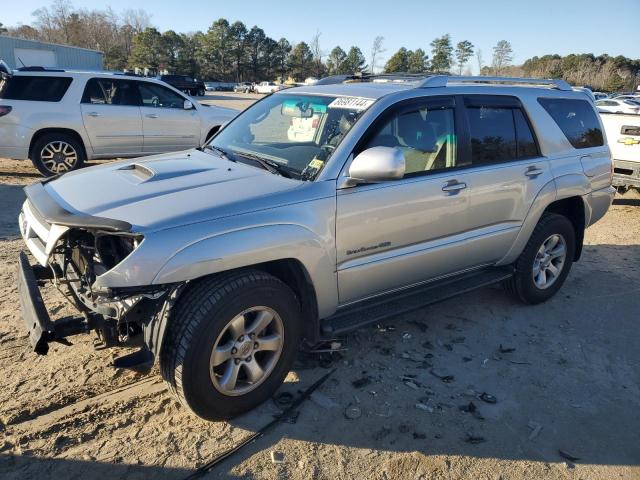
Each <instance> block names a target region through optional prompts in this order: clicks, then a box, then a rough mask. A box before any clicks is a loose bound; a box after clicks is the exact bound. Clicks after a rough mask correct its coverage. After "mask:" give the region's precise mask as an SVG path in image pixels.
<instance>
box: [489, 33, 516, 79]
mask: <svg viewBox="0 0 640 480" xmlns="http://www.w3.org/2000/svg"><path fill="white" fill-rule="evenodd" d="M511 60H513V50H512V48H511V44H510V43H509V42H507V41H506V40H500V41H499V42H498V43H497V44H496V46H495V47H493V61H492V62H491V67H492V68H493V73H494V75H500V74H501V73H502V70H503V69H504V68H505V67H507V66H509V65H511Z"/></svg>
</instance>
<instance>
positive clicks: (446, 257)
mask: <svg viewBox="0 0 640 480" xmlns="http://www.w3.org/2000/svg"><path fill="white" fill-rule="evenodd" d="M514 85H516V86H514ZM541 85H544V86H546V88H542V87H541ZM315 116H318V117H320V120H319V122H318V127H317V128H319V129H321V130H320V131H317V132H316V134H315V135H314V137H313V139H312V140H309V141H305V142H300V141H298V139H297V138H296V139H295V140H290V139H289V127H290V120H292V119H310V118H314V117H315ZM611 175H612V164H611V157H610V152H609V148H608V147H607V145H606V144H605V141H604V137H603V133H602V123H601V121H600V117H599V115H598V114H597V113H596V110H595V107H594V105H593V102H592V101H591V100H590V99H589V98H588V97H586V96H585V95H584V94H583V93H581V92H574V91H572V90H571V87H570V86H569V85H568V84H567V83H566V82H564V81H562V80H557V81H549V80H547V81H545V80H539V79H520V78H518V79H510V78H501V77H496V78H494V77H446V76H432V77H427V78H423V79H420V80H416V79H415V78H413V82H408V81H407V82H405V83H404V84H401V83H387V84H374V83H371V82H366V81H363V82H359V83H342V82H341V81H340V80H339V79H335V78H334V80H332V81H331V84H327V81H326V80H325V81H322V82H321V83H320V84H319V85H316V86H304V87H298V88H291V89H287V90H284V91H281V92H276V93H275V94H273V95H270V96H268V97H266V98H265V99H263V100H261V101H259V102H256V103H255V104H253V105H252V106H251V107H249V108H248V109H246V110H245V111H244V112H242V113H241V114H240V115H239V116H237V117H236V118H235V119H234V120H233V121H231V122H230V123H228V124H227V125H226V126H225V127H223V129H222V130H221V131H220V132H219V133H218V134H217V135H216V136H215V137H213V139H212V140H211V141H210V142H209V143H208V144H207V145H205V146H204V147H202V148H199V149H195V150H191V151H190V152H188V153H186V154H185V152H182V153H179V154H171V153H170V154H165V155H160V156H155V157H151V158H146V159H135V160H130V161H126V162H119V163H109V164H104V165H100V166H97V167H93V168H90V169H86V170H83V171H77V172H71V173H68V174H65V175H63V176H61V177H60V178H58V179H55V180H52V181H48V182H43V183H35V184H33V185H31V186H29V187H27V188H26V189H25V191H26V195H27V200H26V201H25V203H24V205H23V208H22V212H21V213H20V218H19V226H20V231H21V233H22V236H23V238H24V240H25V242H26V245H27V247H28V249H29V251H30V252H31V254H32V256H33V258H34V259H35V262H36V265H35V266H32V265H31V263H32V260H31V259H29V258H28V257H27V255H26V254H25V253H21V254H20V261H19V270H18V291H19V294H20V299H21V305H22V315H23V318H24V322H25V327H26V329H27V331H28V332H29V334H30V339H31V344H32V345H33V347H34V349H35V350H36V352H38V353H41V354H43V353H46V351H47V346H48V342H51V341H64V338H66V337H67V336H70V335H73V334H76V333H80V332H88V331H91V330H96V331H97V332H98V334H99V338H100V341H101V346H102V347H134V346H135V347H137V348H138V349H139V350H138V351H136V352H133V353H130V354H127V355H125V356H123V357H120V358H118V359H116V360H115V361H114V366H115V367H123V368H133V369H135V370H137V371H146V372H148V371H149V370H150V369H151V368H152V366H153V365H154V364H155V363H156V362H159V365H160V371H161V373H162V376H163V378H164V380H165V381H166V382H167V383H168V384H169V386H170V387H171V390H172V391H173V392H174V394H175V395H176V397H177V398H178V399H179V401H180V402H181V403H182V404H183V405H184V406H185V407H186V408H188V409H190V410H191V411H193V412H195V413H196V414H197V415H198V416H200V417H202V418H205V419H209V420H213V419H221V418H229V417H233V416H235V415H238V414H240V413H242V412H246V411H247V410H250V409H252V408H253V407H255V406H256V405H258V404H259V403H260V402H262V401H264V400H266V399H268V398H271V397H272V395H273V394H274V392H275V391H276V389H277V388H278V387H279V386H280V384H281V382H282V381H283V379H284V377H285V376H286V374H287V372H288V371H289V369H290V368H291V366H292V364H293V361H294V358H295V355H296V351H297V348H298V346H299V345H300V344H301V343H302V340H303V339H306V341H307V342H309V343H310V344H315V343H316V342H318V341H319V340H320V339H323V338H324V339H326V338H333V337H334V336H335V335H338V334H340V333H342V332H345V331H347V330H350V329H353V328H356V327H359V326H362V325H365V324H367V323H372V322H382V321H385V319H387V318H388V317H390V316H394V315H397V314H400V313H403V312H407V311H410V310H413V309H417V308H421V307H424V306H425V305H427V304H430V303H433V302H437V301H440V300H444V299H446V298H449V297H452V296H454V295H457V294H462V293H466V292H469V291H470V290H472V289H475V288H479V287H482V286H486V285H490V284H495V283H503V284H504V286H505V288H506V290H507V291H508V292H509V293H510V294H511V295H513V296H514V297H515V298H516V299H518V300H520V301H522V302H524V303H526V304H537V303H540V302H544V301H546V300H548V299H550V298H551V297H553V296H554V295H555V294H556V293H557V292H558V290H559V289H560V288H561V286H562V284H563V283H564V282H565V280H566V278H567V275H568V274H569V271H570V269H571V266H572V263H573V262H575V261H577V260H578V259H579V258H580V256H581V253H582V244H583V238H584V231H585V228H586V227H588V226H589V225H592V224H593V223H594V222H596V221H598V220H599V219H600V218H601V217H602V216H603V215H604V214H605V213H606V211H607V209H608V208H609V206H610V204H611V202H612V200H613V196H614V192H615V190H614V189H613V188H612V186H611ZM585 280H586V281H588V279H585ZM46 282H53V283H54V284H57V285H58V286H59V287H60V288H63V287H64V288H68V289H70V290H69V291H70V293H69V295H68V298H70V299H71V300H72V301H73V302H76V303H77V305H78V307H79V309H80V311H81V312H83V314H82V315H78V317H77V318H75V319H69V318H65V319H64V321H63V322H60V321H53V320H51V318H50V317H49V313H48V312H47V309H46V307H45V306H44V303H43V301H42V297H41V295H40V291H39V284H42V283H46ZM475 298H480V297H475ZM491 347H493V346H491ZM25 361H31V359H30V358H29V357H25ZM105 367H106V366H105ZM34 368H35V367H34ZM78 368H79V367H78Z"/></svg>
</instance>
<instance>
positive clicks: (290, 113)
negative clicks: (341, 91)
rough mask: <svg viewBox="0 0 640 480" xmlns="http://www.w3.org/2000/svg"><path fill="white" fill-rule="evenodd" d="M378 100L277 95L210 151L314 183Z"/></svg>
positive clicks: (245, 115) (216, 139) (243, 117)
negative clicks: (257, 162)
mask: <svg viewBox="0 0 640 480" xmlns="http://www.w3.org/2000/svg"><path fill="white" fill-rule="evenodd" d="M372 103H373V100H370V99H363V98H356V97H331V96H320V95H294V94H280V95H271V96H269V97H266V98H265V99H264V100H262V101H260V102H257V103H255V104H254V105H252V106H251V107H249V108H248V109H247V110H246V111H245V112H243V113H242V114H241V115H240V116H239V117H238V118H236V119H235V120H233V122H232V123H231V124H229V125H228V126H227V127H226V128H225V129H224V130H222V131H221V132H220V133H219V134H218V135H216V136H215V137H214V138H213V140H211V142H210V143H209V147H211V148H212V149H213V150H217V151H218V152H222V153H224V154H225V155H227V156H228V157H229V159H230V160H235V161H243V162H247V160H248V161H249V162H248V163H251V160H252V159H253V160H263V161H266V162H269V163H270V164H271V165H272V166H273V167H275V168H276V169H277V171H278V173H280V174H283V175H286V176H289V177H292V178H298V179H302V180H313V179H314V178H315V177H316V176H317V175H318V173H320V171H321V170H322V168H323V167H324V165H325V164H326V162H327V161H328V160H329V158H330V157H331V154H332V153H333V151H334V150H335V148H336V147H337V146H338V144H339V143H340V142H341V141H342V139H343V138H344V136H345V135H346V134H347V132H348V131H349V130H350V129H351V127H352V126H353V125H354V124H355V122H356V121H357V120H358V119H359V118H360V116H361V115H362V114H363V113H364V111H365V110H366V109H367V108H368V107H369V106H370V105H371V104H372Z"/></svg>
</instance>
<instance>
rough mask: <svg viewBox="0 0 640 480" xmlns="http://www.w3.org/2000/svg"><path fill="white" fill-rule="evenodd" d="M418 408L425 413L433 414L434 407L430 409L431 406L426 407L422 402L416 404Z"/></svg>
mask: <svg viewBox="0 0 640 480" xmlns="http://www.w3.org/2000/svg"><path fill="white" fill-rule="evenodd" d="M416 408H417V409H418V410H424V411H425V412H428V413H433V407H430V406H429V405H425V404H424V403H422V402H418V403H416Z"/></svg>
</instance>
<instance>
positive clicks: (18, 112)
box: [0, 69, 237, 176]
mask: <svg viewBox="0 0 640 480" xmlns="http://www.w3.org/2000/svg"><path fill="white" fill-rule="evenodd" d="M236 114H237V111H236V110H232V109H227V108H222V107H213V106H207V105H203V104H198V103H196V102H195V101H193V100H192V99H190V98H189V97H188V96H186V95H184V94H182V93H181V92H179V91H178V90H176V89H175V88H173V87H171V86H169V85H167V84H165V83H164V82H161V81H158V80H154V79H150V78H142V77H133V76H126V75H117V74H110V73H105V72H72V71H63V70H56V71H48V70H41V71H13V72H12V71H9V70H8V69H5V71H4V72H2V80H1V81H0V157H7V158H15V159H27V158H29V159H31V161H32V162H33V164H34V166H35V167H36V168H37V169H38V170H39V171H40V172H41V173H42V174H43V175H45V176H50V175H56V174H59V173H62V172H66V171H69V170H74V169H77V168H80V167H81V166H82V165H83V163H84V161H85V160H87V159H97V158H116V157H139V156H141V155H150V154H155V153H163V152H171V151H175V150H186V149H189V148H194V147H197V146H199V145H202V144H203V143H204V142H205V141H206V140H207V138H209V137H211V136H212V135H213V134H214V133H215V132H216V131H217V130H218V129H219V128H220V126H221V125H223V124H224V123H226V122H227V121H229V120H230V119H231V118H233V117H234V116H235V115H236Z"/></svg>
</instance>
